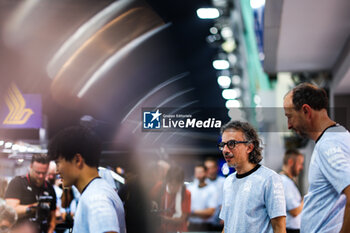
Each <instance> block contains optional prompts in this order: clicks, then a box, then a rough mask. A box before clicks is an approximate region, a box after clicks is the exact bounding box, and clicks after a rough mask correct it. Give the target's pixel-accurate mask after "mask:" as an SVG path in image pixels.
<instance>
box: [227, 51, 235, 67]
mask: <svg viewBox="0 0 350 233" xmlns="http://www.w3.org/2000/svg"><path fill="white" fill-rule="evenodd" d="M227 59H228V60H229V62H230V63H231V64H232V65H234V64H236V63H237V56H236V55H234V54H233V53H229V54H228V55H227Z"/></svg>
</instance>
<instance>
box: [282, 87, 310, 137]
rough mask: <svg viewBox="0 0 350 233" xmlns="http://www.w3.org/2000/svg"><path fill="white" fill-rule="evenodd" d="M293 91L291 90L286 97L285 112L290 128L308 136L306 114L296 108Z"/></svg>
mask: <svg viewBox="0 0 350 233" xmlns="http://www.w3.org/2000/svg"><path fill="white" fill-rule="evenodd" d="M292 97H293V93H292V92H290V93H289V94H288V95H287V96H286V97H285V98H284V103H283V107H284V114H285V116H286V117H287V121H288V129H291V130H294V131H295V132H296V133H297V134H299V135H301V136H304V137H305V136H307V132H308V130H307V122H306V119H305V117H304V114H303V112H302V110H301V109H300V110H299V111H297V110H295V108H294V104H293V99H292Z"/></svg>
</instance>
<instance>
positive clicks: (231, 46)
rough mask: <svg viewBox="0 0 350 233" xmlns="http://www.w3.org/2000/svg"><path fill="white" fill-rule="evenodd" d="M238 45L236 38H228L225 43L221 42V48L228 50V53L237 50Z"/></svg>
mask: <svg viewBox="0 0 350 233" xmlns="http://www.w3.org/2000/svg"><path fill="white" fill-rule="evenodd" d="M236 47H237V45H236V42H235V40H234V39H232V38H231V39H227V40H226V41H225V42H224V43H222V44H221V48H222V49H223V50H224V51H225V52H226V53H232V52H233V51H235V49H236Z"/></svg>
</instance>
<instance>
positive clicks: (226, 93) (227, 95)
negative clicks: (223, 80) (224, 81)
mask: <svg viewBox="0 0 350 233" xmlns="http://www.w3.org/2000/svg"><path fill="white" fill-rule="evenodd" d="M240 96H241V90H239V89H238V88H235V89H225V90H223V91H222V97H223V98H224V99H227V100H233V99H236V98H238V97H240Z"/></svg>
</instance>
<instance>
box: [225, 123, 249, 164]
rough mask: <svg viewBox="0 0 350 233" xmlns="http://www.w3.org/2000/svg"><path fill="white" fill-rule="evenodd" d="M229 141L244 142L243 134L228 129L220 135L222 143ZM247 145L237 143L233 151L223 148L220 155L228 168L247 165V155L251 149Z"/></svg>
mask: <svg viewBox="0 0 350 233" xmlns="http://www.w3.org/2000/svg"><path fill="white" fill-rule="evenodd" d="M230 140H236V141H246V139H245V137H244V133H243V132H242V131H239V130H234V129H228V130H226V131H224V133H223V134H222V142H228V141H230ZM248 145H249V144H247V143H239V144H236V146H235V147H234V148H233V149H230V148H228V147H227V145H225V146H224V149H223V150H222V154H223V156H224V158H225V160H226V162H227V164H228V165H229V166H230V167H234V168H237V167H238V168H240V167H242V166H243V165H245V164H247V163H249V159H248V157H249V153H250V152H251V150H252V149H250V148H249V146H248Z"/></svg>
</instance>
